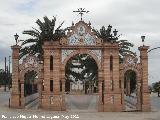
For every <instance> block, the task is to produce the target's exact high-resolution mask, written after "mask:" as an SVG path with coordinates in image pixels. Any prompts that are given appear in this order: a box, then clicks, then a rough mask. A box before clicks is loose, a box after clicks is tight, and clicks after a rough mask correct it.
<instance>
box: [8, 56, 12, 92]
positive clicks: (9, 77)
mask: <svg viewBox="0 0 160 120" xmlns="http://www.w3.org/2000/svg"><path fill="white" fill-rule="evenodd" d="M8 62H9V68H8V88H9V90H10V83H11V71H10V69H11V68H10V64H11V56H9V61H8Z"/></svg>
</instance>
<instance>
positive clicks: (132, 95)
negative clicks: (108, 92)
mask: <svg viewBox="0 0 160 120" xmlns="http://www.w3.org/2000/svg"><path fill="white" fill-rule="evenodd" d="M124 102H125V108H126V110H136V107H137V106H136V105H137V75H136V72H135V71H133V70H128V71H126V72H125V74H124Z"/></svg>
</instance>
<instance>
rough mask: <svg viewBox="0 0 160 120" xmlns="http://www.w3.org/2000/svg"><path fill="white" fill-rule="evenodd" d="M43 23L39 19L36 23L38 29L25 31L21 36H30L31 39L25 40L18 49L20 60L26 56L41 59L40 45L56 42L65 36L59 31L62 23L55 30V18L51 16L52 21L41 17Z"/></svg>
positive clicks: (63, 32) (41, 50)
mask: <svg viewBox="0 0 160 120" xmlns="http://www.w3.org/2000/svg"><path fill="white" fill-rule="evenodd" d="M43 19H44V22H42V21H41V20H40V19H38V20H37V21H36V24H37V25H38V26H39V29H36V28H33V27H32V30H25V31H23V34H26V35H29V36H31V38H29V39H26V40H25V41H23V42H22V48H21V49H20V58H22V57H23V56H25V55H27V54H33V55H37V56H38V57H39V58H42V55H43V49H42V44H43V42H44V41H45V40H48V41H51V40H53V41H56V40H59V39H60V38H61V37H63V36H65V31H64V30H63V29H60V28H61V26H62V24H63V22H62V23H61V24H60V25H59V27H58V28H56V29H55V22H56V18H55V17H54V16H53V19H51V20H50V19H48V17H46V16H45V17H43Z"/></svg>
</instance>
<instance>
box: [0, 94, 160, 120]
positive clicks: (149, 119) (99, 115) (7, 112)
mask: <svg viewBox="0 0 160 120" xmlns="http://www.w3.org/2000/svg"><path fill="white" fill-rule="evenodd" d="M68 97H71V98H72V100H73V99H75V98H74V97H73V96H68ZM79 97H80V96H77V99H80V98H79ZM93 97H94V96H90V97H89V98H88V99H90V100H91V103H95V101H92V98H93ZM8 98H9V93H8V92H7V93H4V92H0V120H3V119H4V118H5V117H6V119H4V120H12V119H16V120H23V118H25V117H28V119H29V120H31V119H33V120H35V119H38V120H50V119H53V120H56V119H57V120H58V118H59V119H60V120H67V119H68V120H75V119H77V120H160V98H158V97H157V96H156V94H152V95H151V104H152V112H95V111H90V112H87V111H74V110H76V109H77V107H76V108H74V109H72V110H70V111H66V112H54V111H45V110H40V109H39V110H31V109H30V110H27V109H23V110H22V109H11V108H10V109H9V108H8V107H7V106H6V104H7V103H8ZM86 99H87V98H86ZM79 101H82V100H79ZM87 101H88V100H87ZM87 101H86V104H87ZM77 103H78V102H77ZM77 103H72V105H73V106H74V107H75V106H77ZM80 106H81V107H78V108H80V109H83V108H85V107H88V108H89V109H93V108H92V107H93V106H92V107H91V108H90V107H89V106H90V105H89V106H88V105H85V104H84V105H82V104H80ZM16 117H19V118H16ZM29 117H30V118H29ZM76 117H79V118H76Z"/></svg>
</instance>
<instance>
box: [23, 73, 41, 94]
mask: <svg viewBox="0 0 160 120" xmlns="http://www.w3.org/2000/svg"><path fill="white" fill-rule="evenodd" d="M37 79H38V75H37V72H35V71H34V70H32V71H27V72H26V73H25V75H24V96H25V97H26V96H29V95H31V94H34V93H36V92H37V83H36V81H37Z"/></svg>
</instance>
